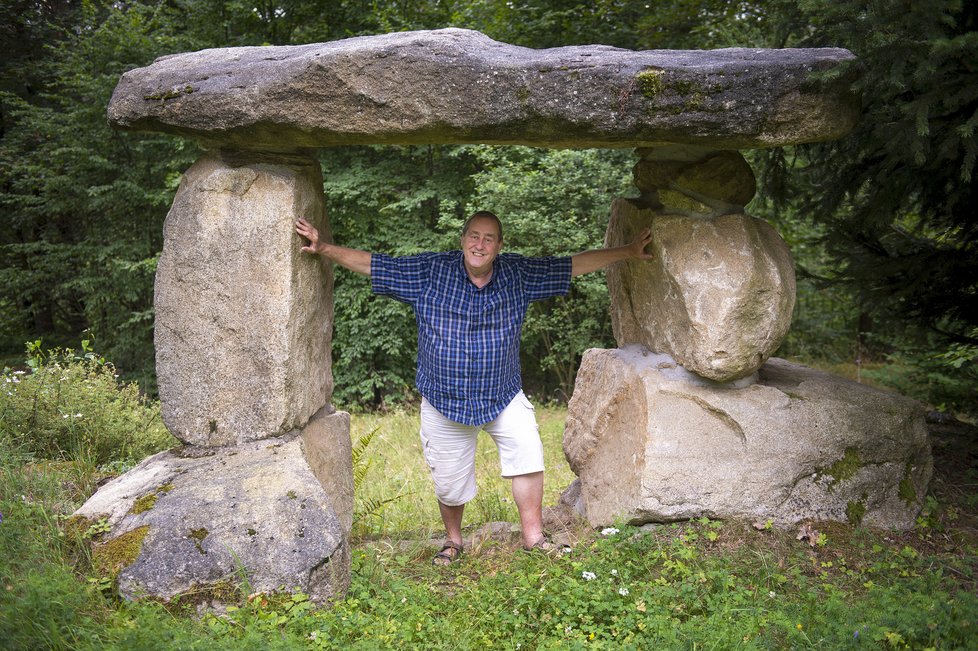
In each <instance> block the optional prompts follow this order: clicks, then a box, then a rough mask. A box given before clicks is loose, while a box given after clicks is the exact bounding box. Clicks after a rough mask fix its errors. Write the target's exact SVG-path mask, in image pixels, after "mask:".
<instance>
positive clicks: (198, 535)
mask: <svg viewBox="0 0 978 651" xmlns="http://www.w3.org/2000/svg"><path fill="white" fill-rule="evenodd" d="M187 535H188V537H189V538H190V539H191V540H193V541H194V544H195V545H196V546H197V551H198V552H200V553H201V554H206V553H207V550H205V549H204V546H203V545H201V544H200V543H202V542H203V541H204V538H206V537H207V536H208V535H210V532H209V531H208V530H207V528H206V527H201V528H200V529H191V530H190V533H189V534H187Z"/></svg>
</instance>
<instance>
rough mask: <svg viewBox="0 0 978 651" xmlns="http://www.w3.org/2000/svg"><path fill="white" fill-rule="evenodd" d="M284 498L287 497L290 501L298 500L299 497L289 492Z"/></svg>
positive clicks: (293, 492)
mask: <svg viewBox="0 0 978 651" xmlns="http://www.w3.org/2000/svg"><path fill="white" fill-rule="evenodd" d="M285 496H286V497H288V498H289V499H290V500H294V499H298V497H299V496H298V495H296V492H295V491H289V492H288V493H286V494H285Z"/></svg>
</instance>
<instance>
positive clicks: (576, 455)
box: [564, 346, 933, 529]
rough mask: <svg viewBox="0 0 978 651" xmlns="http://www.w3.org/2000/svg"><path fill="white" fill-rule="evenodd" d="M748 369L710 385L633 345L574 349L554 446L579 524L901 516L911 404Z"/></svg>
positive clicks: (915, 411)
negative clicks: (580, 354) (575, 484)
mask: <svg viewBox="0 0 978 651" xmlns="http://www.w3.org/2000/svg"><path fill="white" fill-rule="evenodd" d="M757 375H758V377H757V379H756V380H755V379H754V378H747V379H744V380H740V381H737V382H730V383H725V384H721V383H717V382H713V381H710V380H706V379H704V378H701V377H699V376H697V375H695V374H693V373H690V372H689V371H688V370H686V369H684V368H683V367H682V366H679V365H677V364H676V363H675V362H674V361H673V359H672V358H671V357H669V356H668V355H664V354H651V353H649V352H648V351H647V350H645V349H644V348H643V347H641V346H628V347H625V348H622V349H617V350H590V351H588V352H587V353H586V354H585V356H584V361H583V362H582V364H581V369H580V371H579V373H578V379H577V382H578V386H577V390H575V392H574V396H573V398H572V399H571V402H570V405H569V408H568V419H567V429H566V432H565V435H564V452H565V454H566V456H567V459H568V460H569V461H570V464H571V468H572V469H573V470H574V471H575V472H576V473H577V474H578V475H579V476H580V482H581V484H580V490H581V499H580V500H579V503H578V504H579V505H578V508H579V509H580V510H581V511H582V512H583V514H584V515H585V516H586V517H587V518H588V520H589V521H590V522H591V524H593V525H594V526H603V525H607V524H611V523H613V522H616V521H622V520H624V521H630V522H634V523H643V522H649V521H656V522H662V521H670V520H679V519H686V518H695V517H700V516H704V515H705V516H707V517H711V518H730V517H740V518H751V519H761V520H764V519H768V518H770V519H771V520H772V521H774V522H775V523H778V524H788V523H794V522H798V521H800V520H804V519H815V520H842V521H847V520H848V521H850V522H853V523H865V524H869V525H873V526H879V527H887V528H896V529H905V528H909V527H911V526H912V525H913V523H914V518H915V517H916V515H917V513H918V512H919V511H920V502H921V501H922V499H923V497H924V495H925V494H926V491H927V485H928V482H929V481H930V477H931V474H932V471H933V463H932V459H931V452H930V443H929V440H928V438H927V429H926V426H925V423H924V419H923V410H922V408H921V406H920V405H919V404H918V403H916V402H915V401H913V400H910V399H908V398H904V397H902V396H899V395H896V394H892V393H889V392H885V391H881V390H878V389H874V388H871V387H867V386H865V385H861V384H856V383H854V382H850V381H848V380H845V379H843V378H840V377H837V376H834V375H831V374H828V373H823V372H820V371H815V370H813V369H810V368H807V367H804V366H800V365H797V364H791V363H789V362H786V361H784V360H780V359H771V360H768V362H767V363H766V364H764V366H762V367H761V369H760V371H759V372H758V374H757Z"/></svg>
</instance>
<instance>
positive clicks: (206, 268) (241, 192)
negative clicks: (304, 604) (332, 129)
mask: <svg viewBox="0 0 978 651" xmlns="http://www.w3.org/2000/svg"><path fill="white" fill-rule="evenodd" d="M322 185H323V180H322V174H321V172H320V169H319V164H318V162H317V161H316V160H315V159H314V158H311V157H309V156H306V155H302V154H290V155H282V154H276V155H272V154H267V153H261V154H259V153H255V152H249V153H241V152H238V153H228V152H222V153H208V154H205V155H204V156H203V157H202V158H201V159H200V160H198V161H197V162H196V163H195V164H194V165H193V166H192V167H191V168H190V169H189V170H187V172H186V173H185V174H184V176H183V180H182V182H181V183H180V188H179V190H178V191H177V195H176V197H175V199H174V201H173V206H172V208H171V209H170V213H169V214H168V215H167V218H166V223H165V225H164V244H163V253H162V256H161V257H160V262H159V266H158V269H157V276H156V333H155V334H156V351H157V366H156V367H157V377H158V382H159V392H160V400H161V403H162V408H163V420H164V422H165V424H166V426H167V427H168V428H169V430H170V431H171V432H172V433H173V434H174V435H175V436H176V437H177V438H179V439H180V440H182V441H183V442H184V443H185V444H186V445H185V446H184V447H182V448H177V449H174V450H169V451H166V452H162V453H160V454H157V455H155V456H153V457H150V458H148V459H146V460H144V461H143V462H142V463H141V464H139V465H138V466H137V467H136V468H133V469H132V470H131V471H129V472H128V473H126V474H125V475H123V476H121V477H118V478H116V479H114V480H113V481H112V482H109V483H108V484H106V485H105V486H104V487H102V488H101V489H100V490H99V491H98V492H97V493H96V494H95V495H94V496H92V497H91V498H90V499H89V500H88V501H87V502H86V503H85V504H84V505H83V506H82V507H81V508H80V509H79V510H78V511H77V512H76V515H79V516H82V517H84V518H86V519H88V520H96V519H99V518H105V519H106V520H107V521H108V523H109V524H110V527H111V529H110V532H109V533H108V534H106V535H105V537H104V539H102V540H99V541H97V542H96V544H95V546H94V549H93V557H94V558H95V562H96V566H97V567H99V568H100V569H101V571H102V572H103V574H107V575H109V576H113V577H114V578H115V579H116V585H117V586H118V590H119V593H120V594H121V595H123V596H124V597H127V598H130V599H136V598H140V597H147V596H148V597H154V598H158V599H164V600H172V599H181V598H182V597H183V596H184V595H188V594H189V595H192V596H191V597H190V598H191V599H193V600H194V601H195V602H196V601H200V600H205V601H216V602H219V601H228V600H231V601H233V600H236V599H238V598H240V597H241V596H242V595H241V594H240V589H241V588H242V587H243V585H247V586H248V588H249V589H250V590H251V591H254V592H273V591H278V590H285V591H301V592H303V593H305V594H307V595H309V596H310V598H311V599H313V600H314V601H319V602H323V601H326V600H327V599H329V598H331V597H335V596H339V595H342V594H343V593H344V592H345V590H346V588H347V586H348V585H349V581H350V550H349V537H350V530H351V526H352V516H353V468H352V451H351V441H350V420H349V415H348V414H346V413H343V412H336V411H335V410H334V409H333V407H332V406H331V405H330V403H329V400H330V396H331V393H332V374H331V370H330V336H331V332H332V319H333V309H332V300H333V299H332V280H333V279H332V270H331V267H330V266H329V264H328V263H325V262H324V261H323V260H322V259H321V258H319V257H318V256H310V255H306V254H304V253H301V252H300V248H301V239H300V238H299V236H298V235H296V233H295V227H294V222H295V220H296V218H298V217H304V218H305V219H307V220H309V221H310V222H312V223H313V224H314V225H315V226H316V227H317V228H318V229H319V231H320V233H321V234H322V235H323V236H324V237H329V226H328V224H327V221H326V214H325V208H324V197H323V190H322ZM120 549H123V550H125V553H124V554H121V553H120V551H119V550H120ZM242 575H244V576H245V577H246V578H247V583H246V584H243V583H242V582H241V579H242Z"/></svg>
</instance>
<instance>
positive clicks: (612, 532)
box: [601, 527, 619, 536]
mask: <svg viewBox="0 0 978 651" xmlns="http://www.w3.org/2000/svg"><path fill="white" fill-rule="evenodd" d="M616 533H619V531H618V530H617V529H615V528H614V527H608V528H607V529H602V530H601V535H602V536H613V535H615V534H616Z"/></svg>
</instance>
